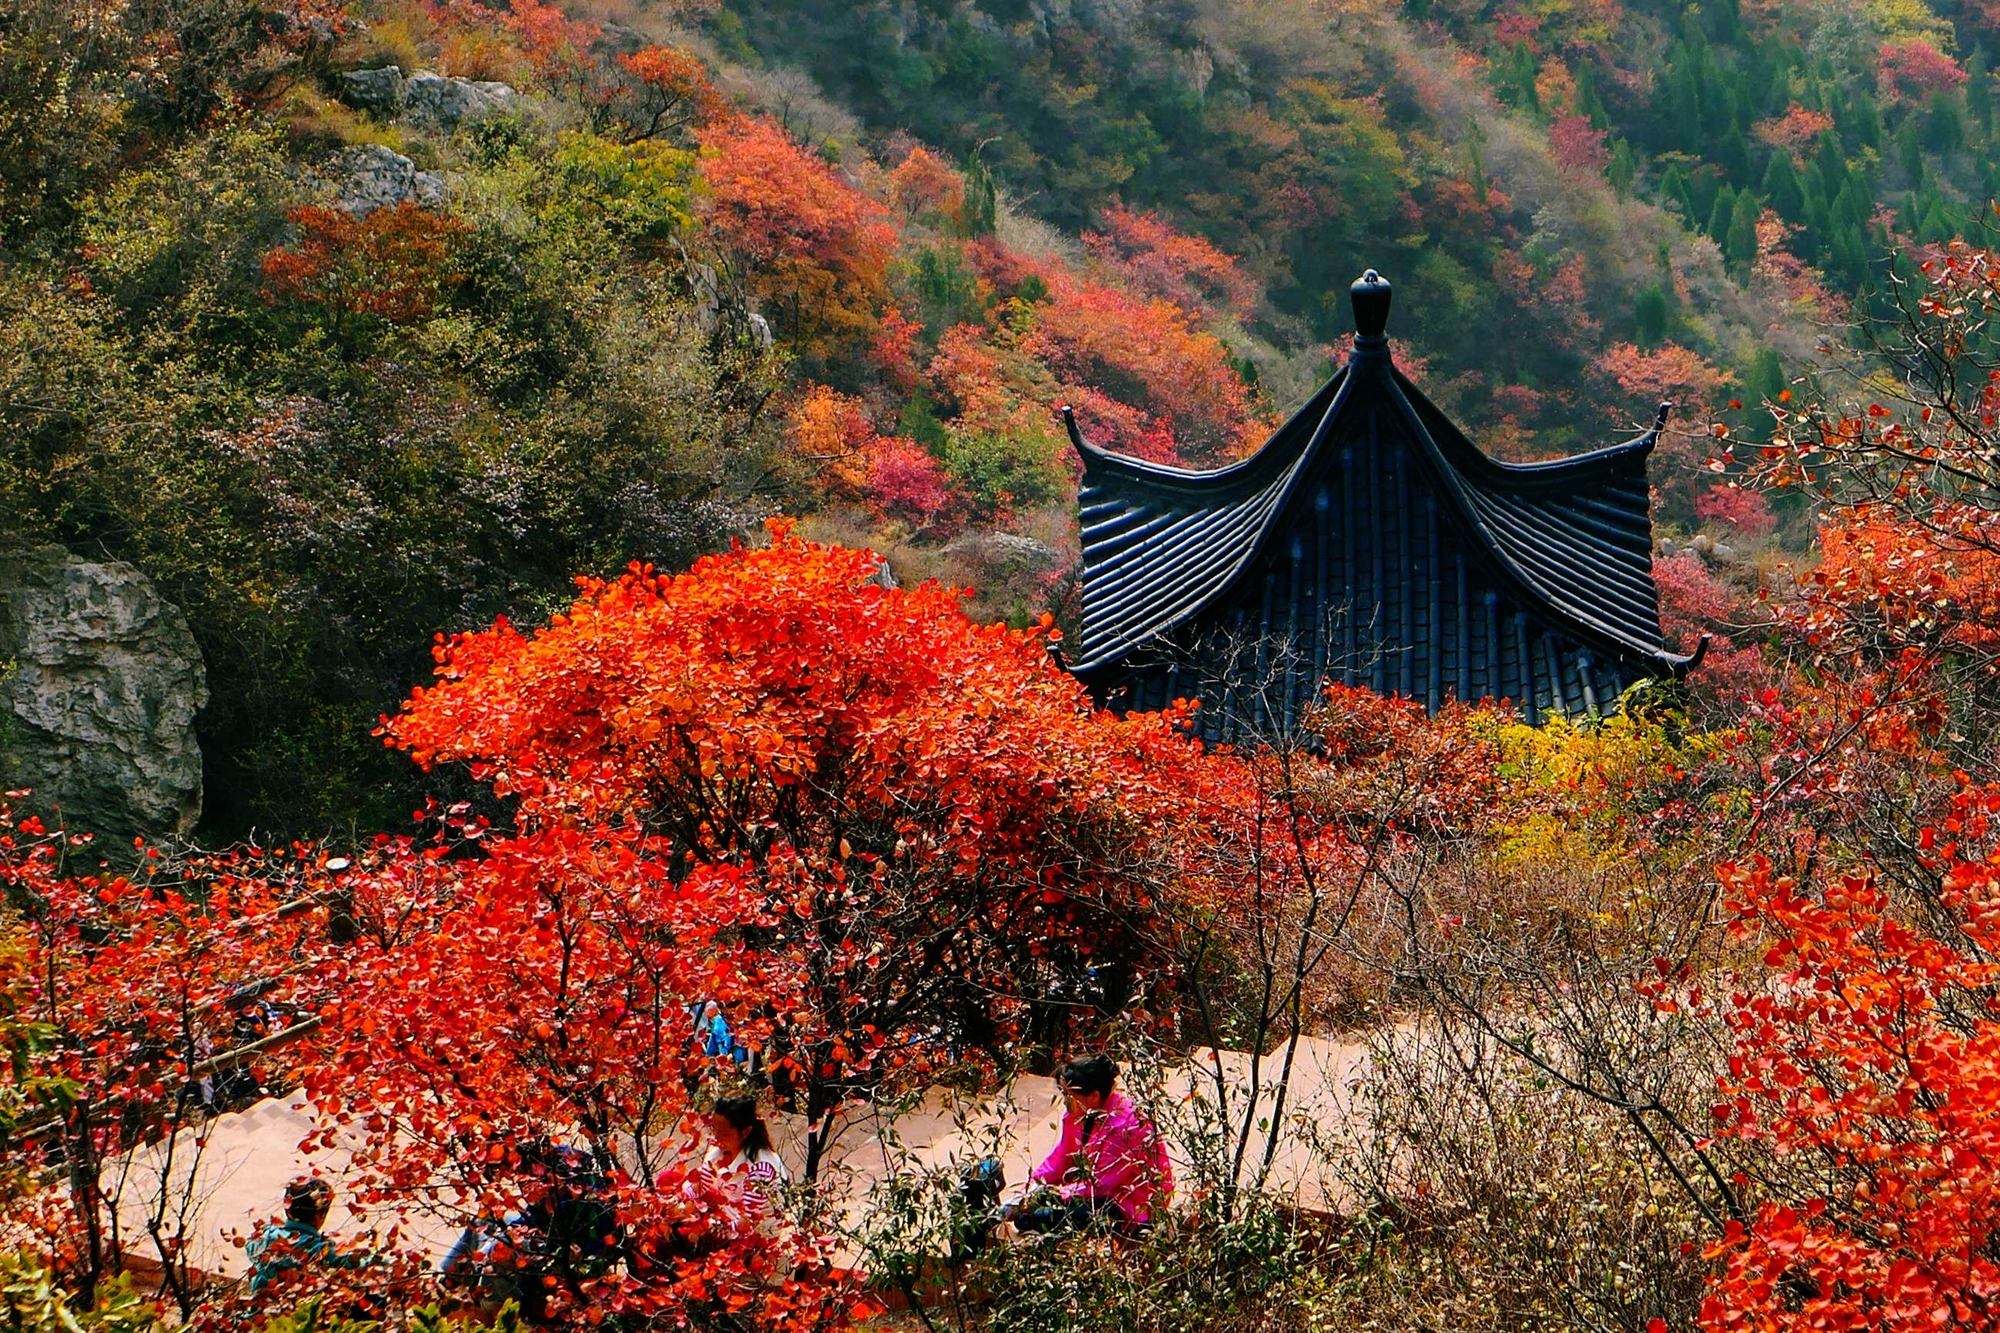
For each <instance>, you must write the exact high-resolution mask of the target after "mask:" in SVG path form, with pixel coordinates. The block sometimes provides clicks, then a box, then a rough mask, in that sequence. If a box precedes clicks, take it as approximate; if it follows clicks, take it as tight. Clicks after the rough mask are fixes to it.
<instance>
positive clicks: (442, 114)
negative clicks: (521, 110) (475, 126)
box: [403, 69, 521, 134]
mask: <svg viewBox="0 0 2000 1333" xmlns="http://www.w3.org/2000/svg"><path fill="white" fill-rule="evenodd" d="M520 104H521V95H520V94H519V93H517V92H515V91H514V90H513V89H512V88H511V87H509V86H508V85H506V84H504V83H496V82H494V81H492V80H490V79H452V78H446V77H445V76H444V75H442V74H433V73H431V72H430V71H429V70H427V69H420V70H418V71H417V72H416V73H415V74H412V75H411V76H410V77H409V78H407V79H405V80H404V81H403V119H405V120H407V121H409V122H410V123H411V124H412V125H416V126H420V127H421V128H423V129H427V130H437V131H439V132H441V133H446V134H449V133H450V132H451V131H453V130H455V129H457V128H458V127H459V126H460V125H462V124H464V123H465V122H467V121H471V120H478V119H480V118H481V117H483V116H493V115H500V114H503V113H505V112H508V111H512V110H514V108H516V107H517V106H519V105H520Z"/></svg>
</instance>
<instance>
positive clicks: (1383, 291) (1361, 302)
mask: <svg viewBox="0 0 2000 1333" xmlns="http://www.w3.org/2000/svg"><path fill="white" fill-rule="evenodd" d="M1347 294H1348V296H1349V297H1350V298H1351V299H1352V300H1353V302H1354V336H1355V337H1357V338H1380V337H1381V336H1382V331H1383V330H1384V329H1386V328H1388V327H1389V280H1388V279H1387V278H1385V277H1383V276H1382V275H1381V274H1380V273H1377V272H1376V271H1375V270H1374V269H1372V268H1371V269H1369V270H1368V271H1367V272H1366V273H1363V274H1362V275H1361V276H1360V277H1359V278H1357V279H1355V282H1354V285H1353V286H1352V287H1349V288H1348V289H1347Z"/></svg>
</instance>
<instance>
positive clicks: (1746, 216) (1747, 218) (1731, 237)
mask: <svg viewBox="0 0 2000 1333" xmlns="http://www.w3.org/2000/svg"><path fill="white" fill-rule="evenodd" d="M1763 212H1764V207H1763V201H1762V200H1760V199H1758V198H1757V196H1756V195H1755V194H1753V193H1751V192H1750V191H1749V190H1745V191H1743V192H1742V193H1741V194H1739V195H1737V196H1736V203H1735V206H1734V207H1733V208H1732V209H1731V210H1730V215H1729V229H1728V231H1727V232H1726V233H1725V234H1724V236H1723V240H1722V255H1723V258H1725V259H1726V260H1728V261H1729V265H1730V267H1732V268H1734V269H1735V270H1736V271H1737V273H1738V274H1747V273H1748V272H1749V271H1750V266H1751V265H1752V264H1754V263H1755V262H1756V261H1757V219H1758V218H1759V217H1761V216H1762V215H1763Z"/></svg>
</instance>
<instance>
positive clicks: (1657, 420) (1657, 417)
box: [1653, 398, 1674, 435]
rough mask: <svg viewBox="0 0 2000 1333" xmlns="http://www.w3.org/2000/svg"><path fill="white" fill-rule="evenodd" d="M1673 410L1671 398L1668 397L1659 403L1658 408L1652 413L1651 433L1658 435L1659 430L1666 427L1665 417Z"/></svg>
mask: <svg viewBox="0 0 2000 1333" xmlns="http://www.w3.org/2000/svg"><path fill="white" fill-rule="evenodd" d="M1673 410H1674V401H1673V399H1671V398H1668V399H1665V400H1663V401H1662V402H1661V403H1660V410H1659V411H1658V412H1655V413H1654V414H1653V434H1655V435H1658V434H1659V433H1660V432H1661V431H1663V430H1665V429H1666V428H1667V417H1668V416H1669V415H1670V414H1671V413H1672V412H1673Z"/></svg>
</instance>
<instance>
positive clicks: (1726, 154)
mask: <svg viewBox="0 0 2000 1333" xmlns="http://www.w3.org/2000/svg"><path fill="white" fill-rule="evenodd" d="M1715 160H1716V161H1717V162H1720V163H1721V164H1722V167H1723V170H1725V171H1727V172H1728V173H1729V174H1730V175H1731V176H1733V177H1735V178H1736V179H1738V180H1742V181H1747V180H1748V179H1749V178H1750V141H1749V140H1748V139H1745V138H1744V137H1743V130H1742V128H1741V127H1740V126H1736V125H1731V126H1730V127H1729V131H1728V133H1726V134H1724V135H1723V136H1722V137H1721V138H1720V139H1718V140H1717V141H1716V144H1715Z"/></svg>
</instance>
